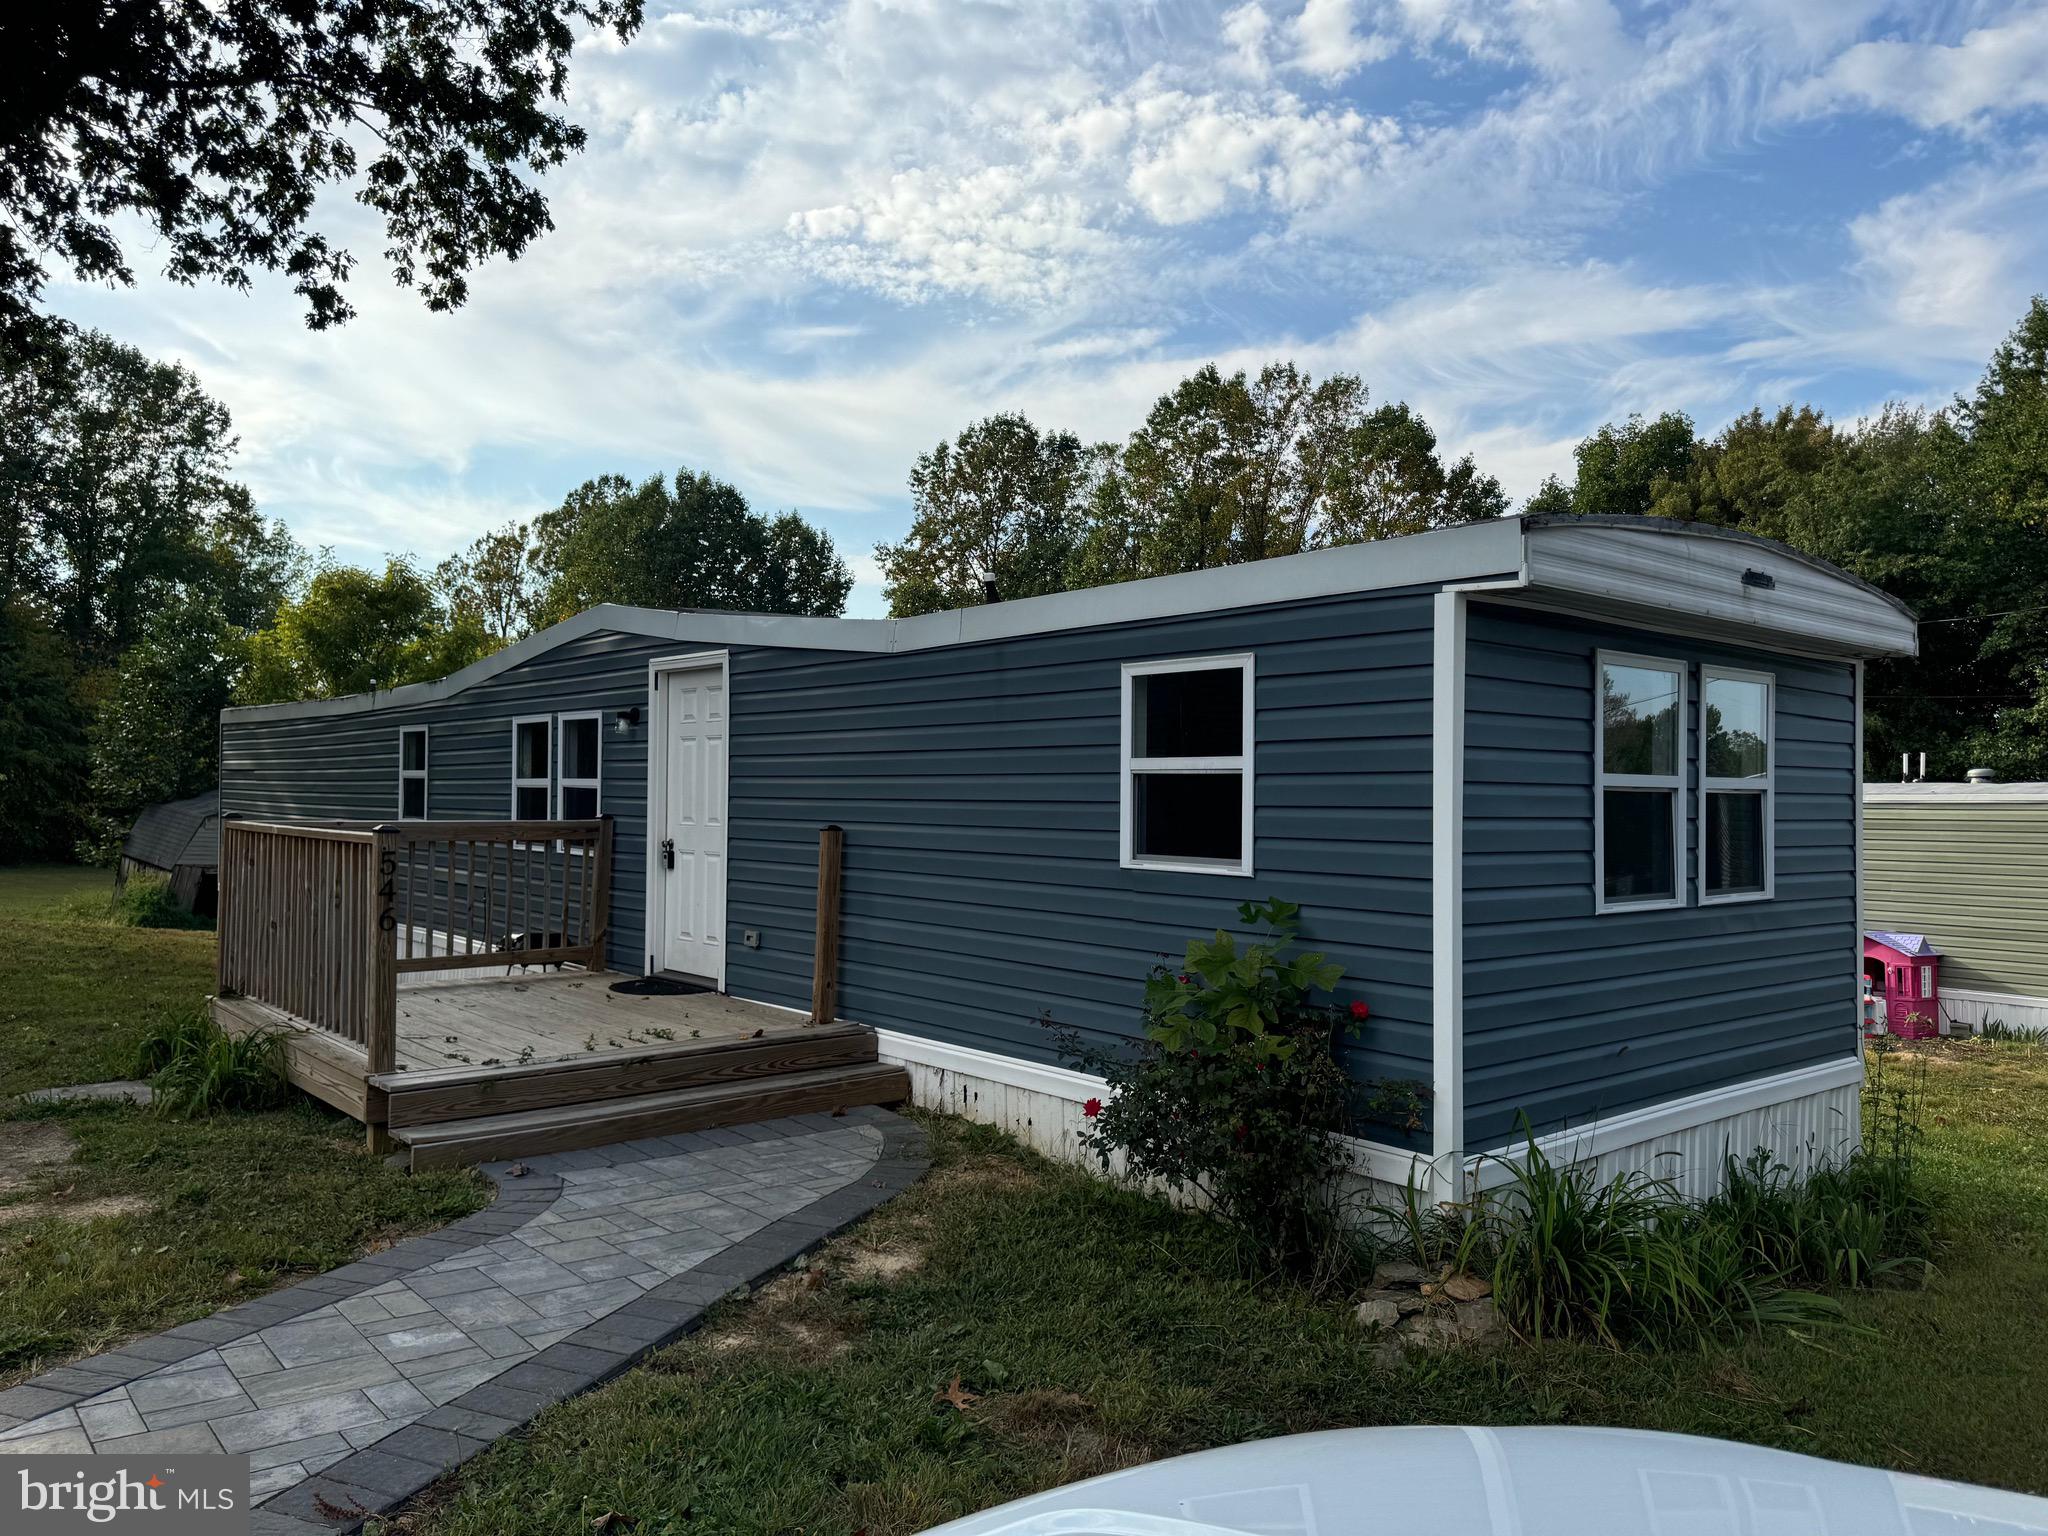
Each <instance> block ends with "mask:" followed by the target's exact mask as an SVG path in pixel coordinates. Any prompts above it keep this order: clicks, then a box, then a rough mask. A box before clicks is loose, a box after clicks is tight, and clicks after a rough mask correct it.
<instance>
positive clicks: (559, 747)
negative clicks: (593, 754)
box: [555, 709, 604, 856]
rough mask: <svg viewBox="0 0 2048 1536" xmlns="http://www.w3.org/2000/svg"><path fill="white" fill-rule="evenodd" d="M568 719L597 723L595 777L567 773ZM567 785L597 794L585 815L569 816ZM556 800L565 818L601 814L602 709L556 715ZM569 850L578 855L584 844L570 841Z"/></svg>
mask: <svg viewBox="0 0 2048 1536" xmlns="http://www.w3.org/2000/svg"><path fill="white" fill-rule="evenodd" d="M571 720H588V721H590V723H591V724H592V725H593V726H595V727H596V732H595V734H596V736H597V775H596V777H595V778H588V779H583V778H577V779H572V778H570V777H569V771H568V764H567V762H566V761H565V759H564V753H565V752H566V751H567V749H568V742H569V733H568V732H567V731H566V730H564V729H563V727H564V726H566V725H568V723H569V722H570V721H571ZM570 789H587V790H589V791H591V793H592V794H593V795H595V796H596V799H595V800H594V801H593V802H592V804H591V810H590V816H589V817H588V818H585V817H581V816H571V815H570V814H569V797H568V795H566V794H565V793H564V791H565V790H570ZM555 803H556V804H557V805H558V806H560V807H561V809H562V820H564V821H582V820H586V819H589V820H595V819H596V818H597V817H599V816H602V815H603V814H604V712H603V711H602V710H596V709H579V710H574V711H571V712H569V713H567V714H560V715H556V716H555ZM569 851H570V852H571V853H574V854H577V855H579V856H580V855H581V854H582V853H583V852H584V847H583V845H582V844H581V843H576V844H573V845H571V847H570V850H569Z"/></svg>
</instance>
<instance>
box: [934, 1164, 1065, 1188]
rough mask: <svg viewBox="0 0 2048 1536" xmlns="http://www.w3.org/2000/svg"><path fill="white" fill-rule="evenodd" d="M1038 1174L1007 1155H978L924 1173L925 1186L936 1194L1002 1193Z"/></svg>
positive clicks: (1030, 1184) (1022, 1185)
mask: <svg viewBox="0 0 2048 1536" xmlns="http://www.w3.org/2000/svg"><path fill="white" fill-rule="evenodd" d="M1041 1177H1042V1175H1041V1174H1040V1173H1039V1172H1038V1170H1036V1169H1034V1168H1028V1167H1026V1166H1025V1165H1024V1164H1022V1163H1019V1162H1016V1161H1013V1160H1012V1159H1010V1158H1007V1157H978V1158H975V1159H973V1160H972V1161H969V1162H964V1163H955V1164H954V1165H953V1166H952V1167H950V1168H939V1169H935V1170H933V1171H932V1172H931V1173H929V1174H927V1175H926V1176H925V1185H926V1187H927V1188H928V1189H930V1190H932V1191H933V1192H934V1193H936V1194H940V1195H944V1194H950V1193H953V1192H955V1191H965V1190H973V1191H976V1192H983V1193H988V1194H1004V1193H1008V1192H1011V1191H1014V1190H1020V1189H1029V1188H1031V1187H1033V1186H1035V1185H1036V1184H1037V1183H1038V1182H1039V1180H1040V1179H1041Z"/></svg>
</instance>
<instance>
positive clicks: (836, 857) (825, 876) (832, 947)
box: [811, 827, 846, 1024]
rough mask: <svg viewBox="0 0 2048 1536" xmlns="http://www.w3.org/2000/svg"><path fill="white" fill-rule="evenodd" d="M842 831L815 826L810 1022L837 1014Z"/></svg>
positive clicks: (829, 1019) (827, 1019)
mask: <svg viewBox="0 0 2048 1536" xmlns="http://www.w3.org/2000/svg"><path fill="white" fill-rule="evenodd" d="M845 851H846V834H845V832H843V831H841V830H840V829H839V828H838V827H820V828H819V829H818V932H817V942H816V944H815V945H813V947H812V950H811V1022H812V1023H813V1024H830V1023H831V1022H832V1021H833V1020H834V1019H836V1018H838V1017H839V866H840V864H841V862H842V859H843V856H844V854H845Z"/></svg>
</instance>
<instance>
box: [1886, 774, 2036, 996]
mask: <svg viewBox="0 0 2048 1536" xmlns="http://www.w3.org/2000/svg"><path fill="white" fill-rule="evenodd" d="M1863 831H1864V843H1863V887H1864V891H1863V901H1864V917H1865V918H1866V919H1867V920H1868V925H1869V926H1870V927H1872V928H1906V929H1912V930H1914V931H1915V932H1924V933H1925V934H1926V936H1927V937H1928V939H1929V940H1930V941H1932V942H1933V944H1934V945H1935V946H1936V947H1937V948H1938V949H1939V950H1940V952H1941V956H1942V961H1941V1001H1940V1006H1939V1008H1938V1009H1937V1013H1938V1015H1939V1017H1938V1019H1937V1020H1936V1022H1937V1023H1938V1024H1939V1026H1940V1029H1941V1033H1943V1034H1944V1035H1946V1034H1950V1033H1953V1032H1955V1031H1958V1030H1959V1031H1961V1032H1962V1033H1964V1034H1970V1033H1972V1032H1974V1031H1976V1030H1979V1029H1982V1028H1983V1027H1984V1026H1985V1025H1986V1024H1989V1023H1993V1022H1996V1023H2001V1024H2005V1025H2007V1026H2009V1027H2011V1028H2013V1029H2019V1030H2029V1031H2048V784H1996V783H1990V782H1984V783H1970V784H1871V785H1868V786H1867V787H1866V788H1865V789H1864V791H1863Z"/></svg>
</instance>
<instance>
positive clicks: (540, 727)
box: [512, 715, 555, 821]
mask: <svg viewBox="0 0 2048 1536" xmlns="http://www.w3.org/2000/svg"><path fill="white" fill-rule="evenodd" d="M554 724H555V723H554V721H553V720H552V719H550V718H549V717H548V716H546V715H536V716H533V717H531V718H529V719H525V720H514V721H513V722H512V819H513V820H514V821H550V820H552V819H553V818H552V817H551V816H550V815H549V814H548V808H549V805H550V804H551V803H552V802H551V796H550V795H549V788H550V783H551V781H550V779H549V777H548V774H549V769H550V766H551V765H552V762H553V760H554V755H555V754H554Z"/></svg>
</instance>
